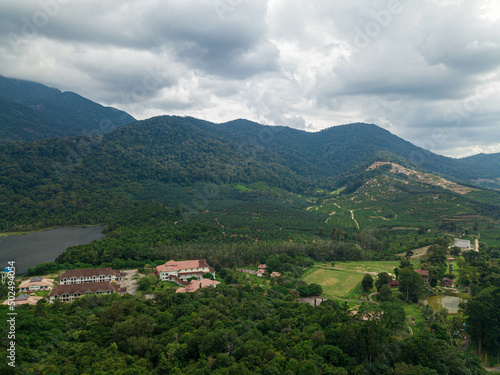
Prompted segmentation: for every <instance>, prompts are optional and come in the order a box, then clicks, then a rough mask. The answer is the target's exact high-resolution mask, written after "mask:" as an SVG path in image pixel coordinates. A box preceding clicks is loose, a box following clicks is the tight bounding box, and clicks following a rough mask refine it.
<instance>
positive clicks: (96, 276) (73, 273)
mask: <svg viewBox="0 0 500 375" xmlns="http://www.w3.org/2000/svg"><path fill="white" fill-rule="evenodd" d="M122 277H123V274H122V273H121V272H120V271H118V270H114V269H111V268H110V267H105V268H85V269H81V270H68V271H66V272H64V273H63V274H62V275H61V277H60V278H59V284H60V285H72V284H81V283H96V282H104V281H120V280H121V279H122Z"/></svg>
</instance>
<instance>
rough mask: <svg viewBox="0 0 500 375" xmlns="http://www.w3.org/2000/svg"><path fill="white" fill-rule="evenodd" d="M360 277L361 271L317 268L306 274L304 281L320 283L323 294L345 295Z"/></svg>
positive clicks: (353, 287) (359, 280)
mask: <svg viewBox="0 0 500 375" xmlns="http://www.w3.org/2000/svg"><path fill="white" fill-rule="evenodd" d="M362 279H363V273H359V272H347V271H341V270H335V269H321V268H318V269H316V270H314V271H312V272H311V273H310V274H308V275H307V276H306V277H305V278H304V281H305V282H306V283H308V284H311V283H316V284H319V285H321V287H322V288H323V294H324V295H327V296H328V295H329V296H335V297H347V296H348V295H349V294H350V293H351V292H352V291H353V289H355V288H356V287H357V286H358V285H359V284H360V283H361V280H362Z"/></svg>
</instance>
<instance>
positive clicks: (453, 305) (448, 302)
mask: <svg viewBox="0 0 500 375" xmlns="http://www.w3.org/2000/svg"><path fill="white" fill-rule="evenodd" d="M465 301H467V300H466V299H464V298H460V297H455V296H441V295H438V296H432V297H429V298H427V299H426V300H425V301H424V303H426V304H428V305H429V306H430V307H432V309H433V310H434V311H435V312H436V311H439V310H441V309H442V308H445V309H446V310H448V312H449V313H450V314H457V313H458V304H459V303H460V302H465Z"/></svg>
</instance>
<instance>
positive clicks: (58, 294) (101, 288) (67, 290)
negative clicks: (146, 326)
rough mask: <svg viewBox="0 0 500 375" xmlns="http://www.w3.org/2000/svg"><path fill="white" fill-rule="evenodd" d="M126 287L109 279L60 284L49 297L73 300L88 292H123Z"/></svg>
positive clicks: (67, 300) (64, 300)
mask: <svg viewBox="0 0 500 375" xmlns="http://www.w3.org/2000/svg"><path fill="white" fill-rule="evenodd" d="M125 289H126V288H120V286H119V285H117V284H114V283H111V282H109V281H102V282H95V283H79V284H69V285H59V286H57V287H56V288H55V289H52V291H51V292H50V293H49V295H48V297H49V299H50V301H55V300H56V299H59V300H61V301H63V302H71V301H73V300H74V299H75V298H78V297H81V296H83V295H87V294H111V293H114V292H117V293H120V294H122V293H124V292H125Z"/></svg>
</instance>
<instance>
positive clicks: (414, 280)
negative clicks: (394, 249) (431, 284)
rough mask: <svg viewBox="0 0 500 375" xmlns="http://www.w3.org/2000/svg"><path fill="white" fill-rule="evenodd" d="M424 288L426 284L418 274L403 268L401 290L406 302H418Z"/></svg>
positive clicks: (400, 281)
mask: <svg viewBox="0 0 500 375" xmlns="http://www.w3.org/2000/svg"><path fill="white" fill-rule="evenodd" d="M423 288H424V282H423V281H422V278H421V277H420V275H419V274H418V273H416V272H415V271H413V270H412V269H409V268H403V269H402V270H401V271H400V273H399V290H400V292H401V293H403V295H404V298H405V301H406V302H409V301H412V302H418V298H419V296H420V294H421V293H422V291H423Z"/></svg>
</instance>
